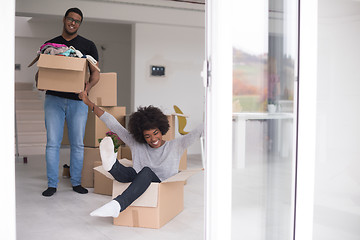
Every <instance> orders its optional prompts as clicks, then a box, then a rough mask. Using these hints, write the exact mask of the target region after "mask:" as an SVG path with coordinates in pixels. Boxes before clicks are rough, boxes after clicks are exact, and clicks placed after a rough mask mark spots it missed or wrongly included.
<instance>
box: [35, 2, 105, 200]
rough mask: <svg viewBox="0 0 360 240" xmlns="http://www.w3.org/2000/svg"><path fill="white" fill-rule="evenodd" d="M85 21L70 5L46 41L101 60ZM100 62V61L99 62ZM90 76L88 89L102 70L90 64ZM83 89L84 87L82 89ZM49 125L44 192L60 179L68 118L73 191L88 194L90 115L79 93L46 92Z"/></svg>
mask: <svg viewBox="0 0 360 240" xmlns="http://www.w3.org/2000/svg"><path fill="white" fill-rule="evenodd" d="M82 21H83V14H82V12H81V10H80V9H78V8H70V9H68V10H67V11H66V13H65V16H64V18H63V24H64V26H63V31H62V34H61V35H60V36H58V37H55V38H53V39H51V40H49V41H47V42H46V43H57V44H65V45H66V46H68V47H70V46H73V47H74V48H75V49H76V50H79V51H80V52H81V53H82V54H83V55H91V56H92V57H93V58H94V59H95V60H97V61H98V60H99V59H98V52H97V49H96V46H95V44H94V43H93V42H92V41H90V40H88V39H86V38H84V37H82V36H80V35H78V33H77V32H78V30H79V27H80V25H81V23H82ZM97 65H98V63H97ZM89 70H90V79H89V82H88V83H86V84H85V90H86V92H89V91H90V89H91V88H92V87H93V86H94V85H95V84H96V83H97V82H98V81H99V78H100V73H99V71H98V70H96V67H94V66H92V65H91V64H89ZM79 90H80V89H79ZM44 111H45V127H46V132H47V143H46V172H47V177H48V188H47V189H46V190H45V191H44V192H43V193H42V195H43V196H45V197H50V196H52V195H53V194H54V193H55V192H56V189H57V184H58V182H59V178H58V174H59V153H60V146H61V141H62V138H63V131H64V122H65V119H66V122H67V127H68V135H69V141H70V176H71V179H70V180H71V184H72V186H73V190H74V191H75V192H77V193H81V194H85V193H87V192H88V190H87V189H86V188H84V187H82V186H81V171H82V166H83V160H84V134H85V125H86V121H87V115H88V107H87V106H86V105H85V104H84V103H83V101H81V100H80V99H79V97H78V94H77V93H69V92H57V91H50V90H47V91H46V95H45V104H44Z"/></svg>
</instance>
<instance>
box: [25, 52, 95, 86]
mask: <svg viewBox="0 0 360 240" xmlns="http://www.w3.org/2000/svg"><path fill="white" fill-rule="evenodd" d="M35 62H37V67H38V68H39V73H38V82H37V88H38V89H40V90H54V91H60V92H79V91H80V90H84V87H85V82H86V81H88V80H89V72H88V62H89V61H88V60H87V59H86V58H77V57H66V56H61V55H49V54H40V55H38V56H37V57H36V58H35V59H34V60H33V61H32V62H31V63H30V64H29V67H31V66H32V65H33V64H34V63H35Z"/></svg>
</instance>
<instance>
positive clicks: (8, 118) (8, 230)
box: [0, 0, 16, 240]
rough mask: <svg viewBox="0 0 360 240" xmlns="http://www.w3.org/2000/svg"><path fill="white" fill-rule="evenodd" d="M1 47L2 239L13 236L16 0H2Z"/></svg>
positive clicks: (0, 200)
mask: <svg viewBox="0 0 360 240" xmlns="http://www.w3.org/2000/svg"><path fill="white" fill-rule="evenodd" d="M0 19H1V21H0V22H1V24H0V26H1V37H0V41H1V46H3V47H2V52H1V53H2V57H1V58H0V72H1V94H0V102H1V103H2V104H1V112H2V113H3V115H2V117H1V124H0V126H1V127H0V128H1V129H0V132H1V135H2V137H1V141H0V144H1V151H0V159H1V167H2V171H1V174H0V182H1V183H2V185H1V198H0V212H1V217H0V219H1V220H0V233H1V237H0V238H1V239H9V240H15V239H16V231H15V227H16V220H15V145H14V142H15V141H14V139H15V132H14V131H15V130H14V129H15V127H14V126H15V125H14V82H15V81H14V68H15V67H14V58H15V55H14V52H15V47H14V42H15V0H9V1H3V2H2V3H1V8H0Z"/></svg>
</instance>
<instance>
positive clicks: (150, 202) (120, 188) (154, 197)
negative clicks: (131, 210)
mask: <svg viewBox="0 0 360 240" xmlns="http://www.w3.org/2000/svg"><path fill="white" fill-rule="evenodd" d="M129 185H130V183H121V182H118V181H114V182H113V195H112V197H113V198H116V197H117V196H118V195H120V194H122V193H123V192H124V191H125V190H126V189H127V188H128V187H129ZM158 192H159V183H155V182H153V183H151V184H150V186H149V187H148V188H147V189H146V191H145V192H144V193H143V194H142V195H141V196H140V197H139V198H138V199H136V200H135V201H134V202H133V203H132V204H131V205H130V206H135V207H157V205H158V197H159V194H158Z"/></svg>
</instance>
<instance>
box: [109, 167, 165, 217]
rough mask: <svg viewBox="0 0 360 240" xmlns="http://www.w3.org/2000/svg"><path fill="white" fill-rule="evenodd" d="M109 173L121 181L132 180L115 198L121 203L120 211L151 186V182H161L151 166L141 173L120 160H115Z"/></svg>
mask: <svg viewBox="0 0 360 240" xmlns="http://www.w3.org/2000/svg"><path fill="white" fill-rule="evenodd" d="M109 173H110V174H111V175H112V176H113V177H114V178H115V179H116V180H117V181H119V182H122V183H127V182H132V183H131V184H130V185H129V187H128V188H127V189H126V190H125V191H124V192H123V193H122V194H121V195H119V196H117V197H116V198H114V200H116V201H117V202H119V203H120V206H121V210H120V212H122V211H124V210H125V209H126V208H127V207H128V206H129V205H130V204H131V203H133V202H134V201H135V200H136V199H137V198H138V197H140V196H141V195H142V194H143V193H144V192H145V191H146V189H147V188H148V187H149V186H150V184H151V182H161V181H160V179H159V178H158V176H156V174H155V173H154V172H153V171H152V170H151V169H150V168H149V167H144V168H143V169H141V171H140V172H139V173H136V171H135V169H134V168H132V167H125V166H124V165H122V164H121V163H119V161H115V164H114V165H113V166H112V168H111V170H110V171H109Z"/></svg>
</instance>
